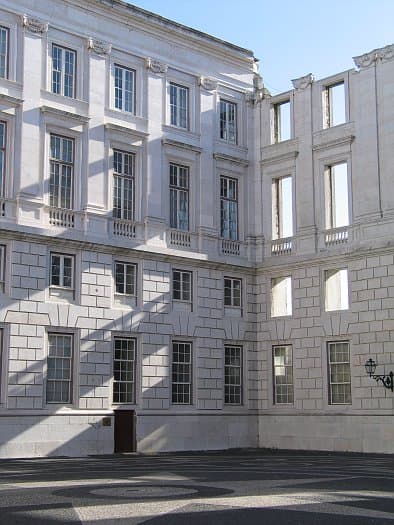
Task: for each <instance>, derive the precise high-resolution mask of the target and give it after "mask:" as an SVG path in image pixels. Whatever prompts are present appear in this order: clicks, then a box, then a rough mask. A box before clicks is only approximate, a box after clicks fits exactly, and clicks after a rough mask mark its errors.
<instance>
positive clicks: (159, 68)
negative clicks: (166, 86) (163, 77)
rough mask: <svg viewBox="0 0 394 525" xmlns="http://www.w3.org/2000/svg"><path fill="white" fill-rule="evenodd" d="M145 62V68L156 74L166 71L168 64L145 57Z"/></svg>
mask: <svg viewBox="0 0 394 525" xmlns="http://www.w3.org/2000/svg"><path fill="white" fill-rule="evenodd" d="M145 64H146V67H147V69H149V70H150V71H152V73H156V74H162V73H167V69H168V65H167V64H164V63H163V62H160V61H159V60H155V59H154V58H149V57H148V58H146V59H145Z"/></svg>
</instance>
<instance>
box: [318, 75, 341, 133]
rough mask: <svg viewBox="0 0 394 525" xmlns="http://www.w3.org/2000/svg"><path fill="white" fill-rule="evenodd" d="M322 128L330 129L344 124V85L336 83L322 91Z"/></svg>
mask: <svg viewBox="0 0 394 525" xmlns="http://www.w3.org/2000/svg"><path fill="white" fill-rule="evenodd" d="M323 97H324V101H323V106H324V110H325V111H324V127H326V128H331V127H333V126H338V125H339V124H343V123H344V122H346V109H345V84H344V82H338V83H337V84H333V85H331V86H327V87H326V88H325V89H324V91H323Z"/></svg>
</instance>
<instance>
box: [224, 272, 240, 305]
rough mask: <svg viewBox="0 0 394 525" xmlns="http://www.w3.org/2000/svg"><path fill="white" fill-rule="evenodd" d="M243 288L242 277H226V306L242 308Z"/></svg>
mask: <svg viewBox="0 0 394 525" xmlns="http://www.w3.org/2000/svg"><path fill="white" fill-rule="evenodd" d="M241 288H242V281H241V279H234V278H233V277H225V278H224V306H231V307H233V308H241V303H242V301H241Z"/></svg>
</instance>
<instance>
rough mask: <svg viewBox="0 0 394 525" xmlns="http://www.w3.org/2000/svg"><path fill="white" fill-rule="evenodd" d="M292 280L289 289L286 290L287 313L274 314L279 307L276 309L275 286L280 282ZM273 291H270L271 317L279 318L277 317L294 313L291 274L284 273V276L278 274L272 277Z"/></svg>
mask: <svg viewBox="0 0 394 525" xmlns="http://www.w3.org/2000/svg"><path fill="white" fill-rule="evenodd" d="M287 279H289V280H290V285H289V289H288V290H286V303H285V304H286V313H282V314H278V313H276V314H274V310H275V311H277V310H278V308H275V309H274V306H275V304H274V303H275V300H274V287H275V286H276V285H277V284H279V282H281V281H284V280H287ZM270 284H271V293H270V299H271V318H272V319H277V318H283V317H290V316H292V315H293V278H292V276H291V275H283V276H277V277H271V283H270Z"/></svg>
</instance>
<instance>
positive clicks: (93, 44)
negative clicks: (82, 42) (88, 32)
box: [88, 38, 112, 56]
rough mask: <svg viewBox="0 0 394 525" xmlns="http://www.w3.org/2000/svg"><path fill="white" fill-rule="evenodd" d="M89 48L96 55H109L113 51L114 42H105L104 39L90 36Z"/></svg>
mask: <svg viewBox="0 0 394 525" xmlns="http://www.w3.org/2000/svg"><path fill="white" fill-rule="evenodd" d="M88 49H89V51H92V52H93V53H96V55H99V56H107V55H109V54H110V53H111V50H112V44H109V43H108V42H104V41H103V40H96V39H95V38H88Z"/></svg>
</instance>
